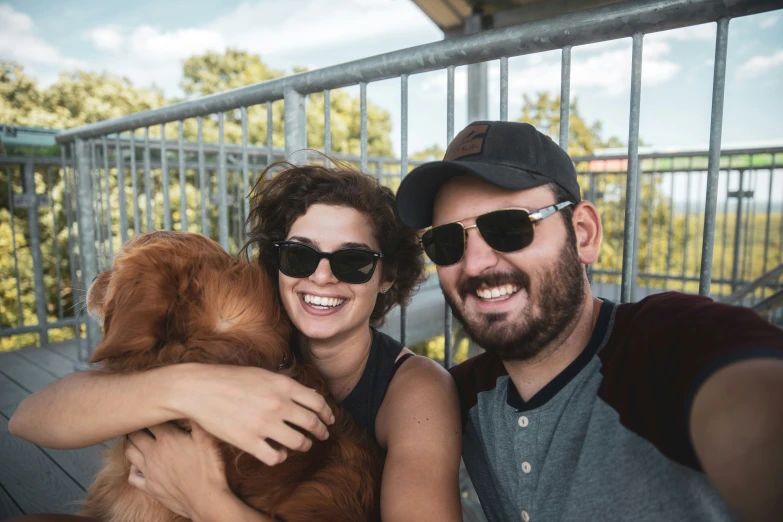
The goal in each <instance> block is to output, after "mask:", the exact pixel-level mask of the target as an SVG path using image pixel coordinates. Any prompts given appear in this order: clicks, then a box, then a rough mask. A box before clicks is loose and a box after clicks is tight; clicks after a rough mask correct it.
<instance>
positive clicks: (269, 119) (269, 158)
mask: <svg viewBox="0 0 783 522" xmlns="http://www.w3.org/2000/svg"><path fill="white" fill-rule="evenodd" d="M273 108H274V107H273V105H272V102H271V101H268V102H266V164H267V166H269V165H271V164H272V162H273V161H274V155H273V150H272V149H273V147H274V144H273V143H274V142H273V141H272V138H273V136H274V113H273ZM271 175H272V173H271V172H270V173H269V176H271Z"/></svg>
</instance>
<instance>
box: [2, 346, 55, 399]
mask: <svg viewBox="0 0 783 522" xmlns="http://www.w3.org/2000/svg"><path fill="white" fill-rule="evenodd" d="M0 373H4V374H5V375H6V377H8V378H9V379H10V380H12V381H14V382H16V383H18V384H19V385H20V386H21V387H22V388H24V389H25V390H27V391H28V392H29V393H32V392H35V391H38V390H40V389H41V388H43V387H45V386H47V385H49V384H51V383H53V382H54V381H56V380H57V376H56V375H54V374H52V373H49V372H47V371H44V370H42V369H41V368H39V367H37V366H35V365H34V364H32V363H31V362H30V361H28V360H26V359H23V358H22V357H21V356H20V355H19V354H16V353H13V352H11V353H4V354H0Z"/></svg>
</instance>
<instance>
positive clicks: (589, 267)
mask: <svg viewBox="0 0 783 522" xmlns="http://www.w3.org/2000/svg"><path fill="white" fill-rule="evenodd" d="M588 179H589V180H590V182H589V183H590V185H589V188H588V194H589V200H590V201H591V202H592V203H593V204H594V205H596V206H597V205H598V202H597V201H596V200H595V172H593V171H592V170H591V171H589V172H588ZM593 270H595V267H594V265H592V264H591V265H587V281H588V283H589V284H591V285H592V284H593Z"/></svg>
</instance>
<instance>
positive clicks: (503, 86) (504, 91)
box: [500, 56, 508, 121]
mask: <svg viewBox="0 0 783 522" xmlns="http://www.w3.org/2000/svg"><path fill="white" fill-rule="evenodd" d="M500 121H508V57H507V56H503V57H501V58H500Z"/></svg>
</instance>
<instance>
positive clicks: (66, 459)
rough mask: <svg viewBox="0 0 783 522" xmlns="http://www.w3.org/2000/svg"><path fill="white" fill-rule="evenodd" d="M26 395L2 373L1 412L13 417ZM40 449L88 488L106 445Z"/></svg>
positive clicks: (98, 466)
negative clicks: (71, 448) (69, 448)
mask: <svg viewBox="0 0 783 522" xmlns="http://www.w3.org/2000/svg"><path fill="white" fill-rule="evenodd" d="M26 396H27V392H26V391H25V390H24V389H22V388H21V387H20V386H19V385H18V384H16V383H14V382H13V381H11V380H9V379H8V378H7V377H5V376H4V375H0V414H2V415H3V416H5V417H6V418H11V415H13V412H14V411H15V410H16V408H17V406H18V405H19V403H20V402H22V400H23V399H24V398H25V397H26ZM40 449H41V450H42V451H43V452H44V453H46V455H48V456H49V458H50V459H52V460H53V461H54V462H56V463H57V465H59V466H60V467H61V468H62V469H63V470H64V471H65V472H66V473H67V474H68V475H69V476H70V477H71V478H73V480H74V481H75V482H76V483H77V484H79V486H80V487H81V488H83V489H87V487H88V486H89V485H90V484H91V483H92V481H93V479H94V478H95V474H96V473H97V472H98V470H99V469H100V466H101V455H100V453H101V451H102V450H104V449H105V447H104V446H103V445H102V444H96V445H95V446H89V447H86V448H79V449H73V450H56V449H49V448H40ZM0 456H2V457H3V458H5V455H3V454H2V451H0Z"/></svg>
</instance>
